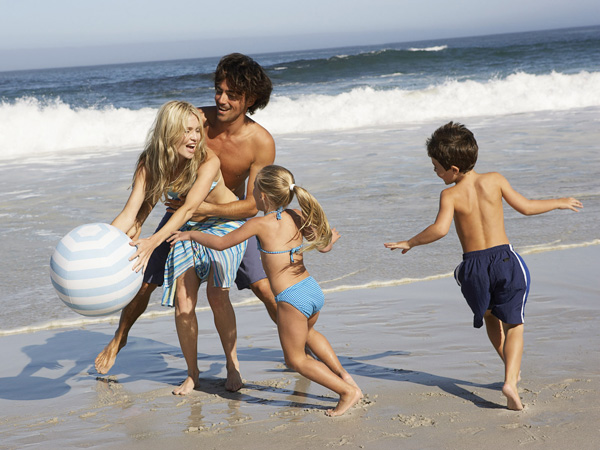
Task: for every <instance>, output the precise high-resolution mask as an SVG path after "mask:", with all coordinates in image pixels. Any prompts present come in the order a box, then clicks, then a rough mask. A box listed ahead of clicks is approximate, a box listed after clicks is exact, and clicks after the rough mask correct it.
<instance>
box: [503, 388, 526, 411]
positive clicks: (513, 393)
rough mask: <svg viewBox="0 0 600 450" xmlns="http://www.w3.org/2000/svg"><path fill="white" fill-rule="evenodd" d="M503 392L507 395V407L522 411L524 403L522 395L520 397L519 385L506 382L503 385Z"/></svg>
mask: <svg viewBox="0 0 600 450" xmlns="http://www.w3.org/2000/svg"><path fill="white" fill-rule="evenodd" d="M502 393H503V394H504V395H505V396H506V399H507V405H506V407H507V408H508V409H511V410H513V411H521V410H522V409H523V403H521V397H519V392H518V390H517V386H511V385H510V384H508V383H504V386H502Z"/></svg>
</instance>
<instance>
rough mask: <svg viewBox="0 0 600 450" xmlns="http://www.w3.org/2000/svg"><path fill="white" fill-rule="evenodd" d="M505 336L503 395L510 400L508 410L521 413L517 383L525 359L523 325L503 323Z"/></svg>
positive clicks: (521, 406) (521, 407) (521, 405)
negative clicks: (522, 361)
mask: <svg viewBox="0 0 600 450" xmlns="http://www.w3.org/2000/svg"><path fill="white" fill-rule="evenodd" d="M502 325H503V328H504V334H505V336H506V339H505V343H504V366H505V371H504V386H503V387H502V393H503V394H504V395H505V396H506V398H507V399H508V404H507V406H508V409H513V410H516V411H520V410H522V409H523V404H522V403H521V398H520V397H519V391H518V390H517V382H518V381H519V373H520V372H521V359H522V358H523V329H524V326H523V324H522V323H521V324H518V325H510V324H507V323H503V324H502Z"/></svg>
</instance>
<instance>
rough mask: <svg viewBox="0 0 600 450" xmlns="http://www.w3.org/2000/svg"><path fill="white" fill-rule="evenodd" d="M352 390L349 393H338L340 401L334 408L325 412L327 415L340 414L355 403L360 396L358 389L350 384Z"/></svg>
mask: <svg viewBox="0 0 600 450" xmlns="http://www.w3.org/2000/svg"><path fill="white" fill-rule="evenodd" d="M352 388H353V389H352V391H351V393H349V394H344V395H340V401H339V402H338V404H337V406H336V407H335V408H334V409H330V410H328V411H326V412H325V414H327V415H328V416H329V417H335V416H341V415H342V414H344V413H345V412H346V411H348V409H350V408H351V407H352V406H354V405H356V404H357V403H358V401H359V400H360V398H361V397H362V392H361V391H360V389H358V388H356V387H354V386H352Z"/></svg>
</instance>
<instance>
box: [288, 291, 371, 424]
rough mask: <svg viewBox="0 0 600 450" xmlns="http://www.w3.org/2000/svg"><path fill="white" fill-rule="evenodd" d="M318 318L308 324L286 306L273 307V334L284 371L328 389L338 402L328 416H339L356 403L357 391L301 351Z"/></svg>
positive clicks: (296, 311) (298, 312) (315, 316)
mask: <svg viewBox="0 0 600 450" xmlns="http://www.w3.org/2000/svg"><path fill="white" fill-rule="evenodd" d="M317 317H318V314H315V315H314V316H312V317H311V318H310V319H309V320H307V319H306V317H305V316H304V315H303V314H302V313H301V312H300V311H298V310H297V309H296V308H294V307H293V306H292V305H290V304H289V303H285V302H279V303H278V304H277V330H278V332H279V340H280V341H281V347H282V349H283V354H284V357H285V363H286V364H287V366H288V367H290V368H292V369H294V370H296V371H297V372H298V373H300V374H301V375H303V376H305V377H306V378H308V379H309V380H312V381H314V382H316V383H319V384H320V385H322V386H325V387H326V388H328V389H331V390H332V391H334V392H335V393H337V394H338V395H339V396H340V401H339V402H338V404H337V406H336V407H335V408H334V409H333V410H329V411H327V414H328V415H329V416H339V415H341V414H343V413H344V412H346V410H348V408H350V407H351V406H353V405H354V404H356V402H358V401H359V400H360V396H361V393H360V390H359V389H358V388H356V387H355V386H353V385H351V384H349V383H347V382H345V381H344V380H342V379H341V378H340V377H339V376H337V375H336V374H334V373H333V372H332V371H331V370H330V369H329V368H328V367H327V366H326V365H325V364H323V363H322V362H321V361H316V360H314V359H312V358H309V357H308V356H307V355H306V353H305V351H304V347H305V346H306V344H307V340H308V334H309V330H310V329H312V327H313V325H314V323H315V322H316V320H317Z"/></svg>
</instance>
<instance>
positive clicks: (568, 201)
mask: <svg viewBox="0 0 600 450" xmlns="http://www.w3.org/2000/svg"><path fill="white" fill-rule="evenodd" d="M560 202H561V205H560V206H559V209H570V210H572V211H575V212H579V209H577V208H583V204H582V203H581V202H580V201H579V200H577V199H575V198H573V197H569V198H561V199H560Z"/></svg>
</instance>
